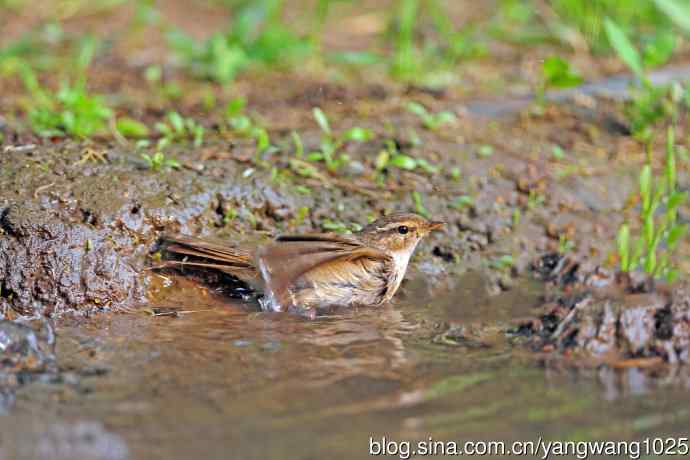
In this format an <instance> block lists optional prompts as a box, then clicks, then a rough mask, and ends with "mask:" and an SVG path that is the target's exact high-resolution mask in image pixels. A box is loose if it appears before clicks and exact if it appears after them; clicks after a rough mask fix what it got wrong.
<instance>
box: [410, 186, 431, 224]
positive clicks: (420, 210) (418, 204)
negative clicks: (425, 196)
mask: <svg viewBox="0 0 690 460" xmlns="http://www.w3.org/2000/svg"><path fill="white" fill-rule="evenodd" d="M412 201H413V202H414V209H415V211H416V212H417V214H419V215H420V216H424V217H426V218H427V219H430V218H431V214H430V213H429V211H428V210H427V209H426V206H424V203H423V202H422V194H421V193H419V192H417V191H414V192H412Z"/></svg>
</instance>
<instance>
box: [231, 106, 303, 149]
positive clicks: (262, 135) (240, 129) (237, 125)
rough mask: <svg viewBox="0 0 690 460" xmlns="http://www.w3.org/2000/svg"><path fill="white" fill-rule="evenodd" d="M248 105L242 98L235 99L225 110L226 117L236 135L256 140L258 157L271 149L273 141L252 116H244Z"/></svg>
mask: <svg viewBox="0 0 690 460" xmlns="http://www.w3.org/2000/svg"><path fill="white" fill-rule="evenodd" d="M246 105H247V101H246V100H245V99H244V98H242V97H238V98H235V99H233V100H232V101H230V102H229V103H228V106H227V108H226V109H225V116H226V119H227V122H228V125H229V126H230V128H231V129H232V131H233V132H234V133H236V134H238V135H240V136H242V137H247V138H250V139H254V141H255V142H256V151H257V155H260V154H262V153H264V152H266V151H267V150H269V149H270V148H271V139H270V137H269V135H268V131H267V130H266V128H264V127H263V126H261V125H259V124H258V123H257V122H256V121H255V120H253V119H252V118H251V117H250V116H248V115H245V114H244V109H245V107H246ZM300 142H301V140H300Z"/></svg>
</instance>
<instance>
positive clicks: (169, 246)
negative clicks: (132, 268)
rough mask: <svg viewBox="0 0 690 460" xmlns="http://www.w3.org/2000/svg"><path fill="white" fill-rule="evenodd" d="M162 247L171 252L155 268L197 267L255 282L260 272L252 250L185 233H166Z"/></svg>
mask: <svg viewBox="0 0 690 460" xmlns="http://www.w3.org/2000/svg"><path fill="white" fill-rule="evenodd" d="M162 242H163V247H164V249H165V252H166V253H167V254H168V255H169V256H173V257H174V258H168V259H167V260H165V261H164V262H163V263H162V264H161V265H159V266H157V267H156V268H167V267H171V268H182V267H185V266H187V267H198V268H210V269H213V270H219V271H221V272H224V273H228V274H230V275H233V276H235V277H237V278H239V279H240V280H242V281H245V282H253V281H254V280H255V279H256V278H257V276H258V272H257V270H256V266H255V265H254V261H253V255H252V253H251V252H249V251H247V250H244V249H239V248H234V247H231V246H227V245H223V244H219V243H212V242H210V241H206V240H203V239H200V238H193V237H189V236H183V235H175V236H171V235H165V236H163V238H162Z"/></svg>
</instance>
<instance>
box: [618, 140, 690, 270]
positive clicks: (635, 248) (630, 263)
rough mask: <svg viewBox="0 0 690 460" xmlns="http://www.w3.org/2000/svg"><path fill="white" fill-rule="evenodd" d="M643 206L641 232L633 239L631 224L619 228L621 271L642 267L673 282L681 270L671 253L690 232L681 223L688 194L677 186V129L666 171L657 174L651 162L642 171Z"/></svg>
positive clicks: (641, 199)
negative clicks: (679, 220) (675, 264)
mask: <svg viewBox="0 0 690 460" xmlns="http://www.w3.org/2000/svg"><path fill="white" fill-rule="evenodd" d="M639 196H640V208H639V212H638V216H637V220H638V222H639V226H640V229H641V234H640V235H639V236H638V237H637V238H636V239H635V241H634V242H633V241H632V239H633V237H632V232H631V225H630V223H629V222H625V223H624V224H623V225H621V227H620V229H619V230H618V235H617V238H616V246H617V250H618V259H619V263H620V270H621V271H622V272H630V271H633V270H635V269H636V268H637V267H638V266H641V267H642V269H643V270H644V271H645V272H646V273H648V274H649V275H651V276H652V277H655V278H656V277H665V278H666V279H668V280H669V281H672V280H673V279H675V278H676V277H677V276H678V271H677V269H675V268H674V267H673V266H672V263H671V260H670V255H671V254H673V251H674V249H675V248H676V246H677V245H678V243H679V242H680V240H681V239H682V238H683V237H684V236H685V234H686V233H687V229H688V228H687V225H686V224H679V223H678V208H679V207H680V206H681V205H682V204H683V203H684V202H685V201H686V199H687V193H686V192H680V191H678V188H677V185H676V148H675V137H674V130H673V128H672V127H669V128H668V132H667V145H666V162H665V166H664V171H663V174H662V175H661V176H660V177H655V176H654V174H653V172H652V165H651V161H648V163H647V164H646V165H644V167H643V168H642V171H640V176H639Z"/></svg>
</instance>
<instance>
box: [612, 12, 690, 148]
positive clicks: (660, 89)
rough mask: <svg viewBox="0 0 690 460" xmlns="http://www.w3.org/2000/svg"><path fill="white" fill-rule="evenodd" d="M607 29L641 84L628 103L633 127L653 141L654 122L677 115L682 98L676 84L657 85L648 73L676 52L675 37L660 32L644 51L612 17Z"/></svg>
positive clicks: (647, 139) (616, 49) (668, 33)
mask: <svg viewBox="0 0 690 460" xmlns="http://www.w3.org/2000/svg"><path fill="white" fill-rule="evenodd" d="M604 30H605V31H606V36H607V38H608V40H609V43H610V44H611V46H612V47H613V49H614V50H615V51H616V53H617V54H618V57H619V58H620V59H621V61H623V62H624V63H625V64H626V65H627V66H628V67H629V68H630V70H632V72H633V73H634V74H635V76H636V78H637V79H638V80H639V86H637V87H633V98H632V100H631V101H630V102H629V103H628V104H627V105H626V107H625V113H626V116H627V118H628V123H629V125H630V130H631V131H632V133H633V134H634V135H635V137H636V138H638V139H640V140H643V141H649V140H650V139H651V136H652V127H653V125H654V124H655V123H656V122H658V121H660V120H662V119H666V118H672V119H675V118H676V117H677V107H676V106H677V102H678V99H680V97H677V96H676V93H677V91H673V90H672V87H670V86H669V87H666V86H655V85H653V84H652V82H651V81H650V80H649V78H648V77H647V75H646V71H647V70H648V69H649V68H652V67H655V66H658V65H661V64H663V63H665V62H666V61H667V60H668V59H669V58H670V56H671V54H672V53H673V49H674V47H675V38H674V36H673V34H672V33H671V32H667V33H659V34H657V35H656V37H655V40H654V41H652V42H650V43H648V44H647V46H646V47H645V48H644V49H643V52H642V53H641V52H640V51H639V50H638V49H637V48H636V47H635V45H634V44H633V43H632V42H631V41H630V39H629V38H628V36H627V35H626V33H625V31H624V30H623V29H622V28H621V27H620V26H619V25H618V24H617V23H616V22H614V21H613V20H612V19H610V18H605V19H604Z"/></svg>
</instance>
